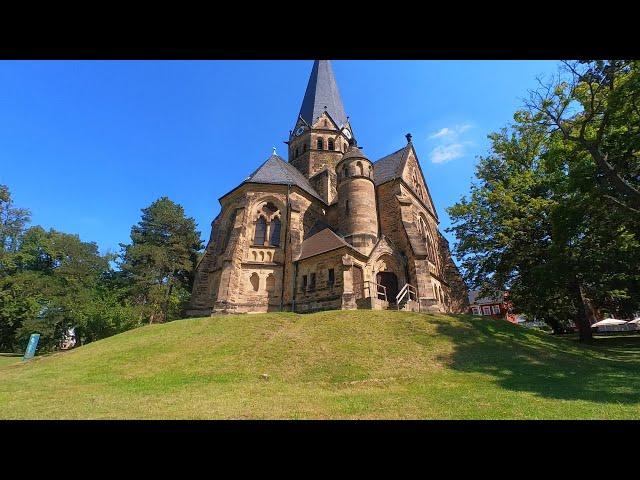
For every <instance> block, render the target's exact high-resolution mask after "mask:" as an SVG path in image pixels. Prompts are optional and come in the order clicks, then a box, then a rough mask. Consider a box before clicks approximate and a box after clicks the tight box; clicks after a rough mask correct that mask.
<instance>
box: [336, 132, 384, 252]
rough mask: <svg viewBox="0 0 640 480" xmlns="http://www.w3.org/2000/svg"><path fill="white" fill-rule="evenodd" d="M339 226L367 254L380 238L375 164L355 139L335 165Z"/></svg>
mask: <svg viewBox="0 0 640 480" xmlns="http://www.w3.org/2000/svg"><path fill="white" fill-rule="evenodd" d="M336 175H337V182H338V188H337V191H338V228H339V230H340V233H341V234H343V235H344V237H345V240H346V241H347V242H349V243H350V244H351V245H353V246H354V247H355V248H356V249H357V250H359V251H360V252H362V253H364V254H365V255H368V254H369V253H370V252H371V249H372V248H373V246H374V245H375V243H376V242H377V241H378V211H377V205H376V190H375V185H374V183H373V164H372V163H371V161H370V160H369V159H368V158H367V157H366V156H365V154H364V153H363V152H362V150H360V148H358V146H357V145H355V142H354V141H353V140H352V141H351V142H350V146H349V148H348V149H347V151H346V153H345V154H344V155H343V156H342V158H341V159H340V161H339V162H338V163H337V165H336Z"/></svg>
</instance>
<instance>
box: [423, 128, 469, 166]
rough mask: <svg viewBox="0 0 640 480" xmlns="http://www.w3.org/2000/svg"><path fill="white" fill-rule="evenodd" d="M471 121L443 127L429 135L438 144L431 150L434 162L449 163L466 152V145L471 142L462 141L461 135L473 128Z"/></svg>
mask: <svg viewBox="0 0 640 480" xmlns="http://www.w3.org/2000/svg"><path fill="white" fill-rule="evenodd" d="M472 127H473V126H472V125H471V124H469V123H464V124H461V125H455V126H454V127H443V128H441V129H440V130H438V131H437V132H435V133H432V134H431V135H429V140H436V141H437V142H438V145H436V146H435V147H434V148H433V150H431V154H430V158H431V161H432V162H433V163H447V162H450V161H451V160H455V159H456V158H460V157H462V156H464V154H465V148H464V147H465V145H469V144H471V142H469V141H462V140H461V138H460V137H461V135H462V134H463V133H464V132H466V131H467V130H469V129H470V128H472Z"/></svg>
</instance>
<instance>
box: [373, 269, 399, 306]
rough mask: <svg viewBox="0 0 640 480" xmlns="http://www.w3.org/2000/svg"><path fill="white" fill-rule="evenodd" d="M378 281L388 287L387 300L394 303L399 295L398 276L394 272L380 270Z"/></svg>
mask: <svg viewBox="0 0 640 480" xmlns="http://www.w3.org/2000/svg"><path fill="white" fill-rule="evenodd" d="M376 283H377V284H379V285H382V286H383V287H385V288H386V292H387V301H388V302H389V303H394V302H395V301H396V295H398V277H397V276H396V274H395V273H393V272H378V273H377V274H376Z"/></svg>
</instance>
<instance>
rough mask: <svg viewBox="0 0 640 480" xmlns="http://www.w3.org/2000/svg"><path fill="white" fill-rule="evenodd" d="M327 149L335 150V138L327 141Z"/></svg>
mask: <svg viewBox="0 0 640 480" xmlns="http://www.w3.org/2000/svg"><path fill="white" fill-rule="evenodd" d="M327 149H328V150H333V138H330V139H329V140H327Z"/></svg>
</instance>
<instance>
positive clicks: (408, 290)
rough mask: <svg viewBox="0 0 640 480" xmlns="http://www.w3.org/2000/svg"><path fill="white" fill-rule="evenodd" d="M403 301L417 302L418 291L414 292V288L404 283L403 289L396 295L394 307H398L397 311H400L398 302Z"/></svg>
mask: <svg viewBox="0 0 640 480" xmlns="http://www.w3.org/2000/svg"><path fill="white" fill-rule="evenodd" d="M407 297H408V298H407ZM412 297H413V298H412ZM405 299H406V300H414V301H418V291H417V290H416V287H414V286H413V285H410V284H408V283H405V284H404V287H402V288H401V289H400V291H399V292H398V295H396V306H397V307H398V310H400V302H401V301H403V300H405ZM418 308H420V304H419V303H418Z"/></svg>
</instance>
